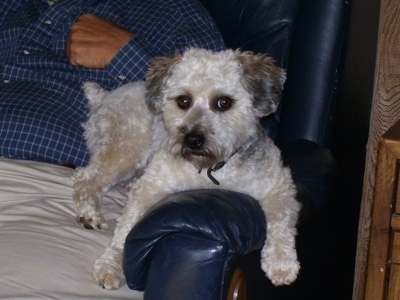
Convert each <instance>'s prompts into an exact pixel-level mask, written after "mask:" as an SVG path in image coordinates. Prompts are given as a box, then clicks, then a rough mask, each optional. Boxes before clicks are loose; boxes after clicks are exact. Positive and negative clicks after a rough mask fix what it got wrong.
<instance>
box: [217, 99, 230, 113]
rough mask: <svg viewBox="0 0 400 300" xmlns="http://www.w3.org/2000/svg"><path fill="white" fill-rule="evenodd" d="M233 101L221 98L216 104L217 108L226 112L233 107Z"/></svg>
mask: <svg viewBox="0 0 400 300" xmlns="http://www.w3.org/2000/svg"><path fill="white" fill-rule="evenodd" d="M232 104H233V100H232V99H231V98H229V97H221V98H218V100H217V102H216V103H215V108H216V109H217V110H219V111H225V110H228V109H230V108H231V107H232Z"/></svg>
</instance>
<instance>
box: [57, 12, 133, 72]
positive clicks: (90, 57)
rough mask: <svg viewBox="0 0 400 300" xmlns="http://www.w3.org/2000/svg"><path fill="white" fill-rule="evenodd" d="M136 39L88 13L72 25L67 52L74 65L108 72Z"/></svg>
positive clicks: (130, 33) (131, 34)
mask: <svg viewBox="0 0 400 300" xmlns="http://www.w3.org/2000/svg"><path fill="white" fill-rule="evenodd" d="M134 36H135V34H134V33H133V32H129V31H127V30H125V29H124V28H122V27H120V26H119V25H117V24H115V23H113V22H111V21H109V20H107V19H103V18H100V17H97V16H95V15H92V14H85V15H82V16H80V17H79V18H78V20H77V21H76V22H75V23H74V24H73V25H72V27H71V29H70V33H69V36H68V41H67V47H66V49H65V51H66V54H67V57H68V59H69V63H70V64H71V65H79V66H83V67H87V68H95V69H105V68H106V66H107V65H108V63H109V62H110V61H111V59H112V58H113V57H114V56H115V55H116V54H117V52H118V51H119V50H120V49H121V48H122V47H123V45H125V44H126V43H127V42H128V41H129V40H131V39H132V38H133V37H134Z"/></svg>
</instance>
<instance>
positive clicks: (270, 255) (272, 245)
mask: <svg viewBox="0 0 400 300" xmlns="http://www.w3.org/2000/svg"><path fill="white" fill-rule="evenodd" d="M289 184H290V183H289ZM290 190H291V189H290V188H288V189H283V190H281V192H278V193H270V194H269V195H268V199H265V201H260V204H261V207H262V209H263V210H264V213H265V215H266V220H267V237H266V241H265V245H264V247H263V249H262V251H261V268H262V269H263V270H264V272H265V273H266V275H267V277H268V278H269V279H270V280H271V282H272V283H273V284H274V285H276V286H280V285H289V284H291V283H293V282H294V281H295V280H296V278H297V275H298V272H299V270H300V264H299V262H298V260H297V253H296V246H295V237H296V234H297V230H296V223H297V219H298V213H299V210H300V204H299V203H298V202H297V201H296V199H295V197H294V193H291V192H290ZM293 190H294V189H293Z"/></svg>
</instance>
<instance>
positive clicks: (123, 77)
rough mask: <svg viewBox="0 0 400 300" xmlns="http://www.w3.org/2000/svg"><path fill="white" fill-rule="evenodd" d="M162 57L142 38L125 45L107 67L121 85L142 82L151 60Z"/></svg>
mask: <svg viewBox="0 0 400 300" xmlns="http://www.w3.org/2000/svg"><path fill="white" fill-rule="evenodd" d="M157 55H160V54H159V53H157V51H156V50H155V49H154V48H153V47H151V46H150V45H149V44H148V43H147V41H146V40H145V39H144V38H142V37H141V36H138V35H137V36H135V37H134V38H132V39H131V40H130V41H129V42H128V43H127V44H125V45H124V46H123V47H122V48H121V50H120V51H119V52H118V53H117V55H116V56H115V57H114V58H113V59H112V60H111V62H110V63H109V64H108V66H107V71H108V72H109V74H110V76H111V77H112V78H114V79H115V80H117V81H119V82H120V83H121V84H124V83H128V82H132V81H137V80H141V79H143V78H144V74H145V73H146V71H147V64H148V62H149V61H150V60H151V58H153V57H155V56H157Z"/></svg>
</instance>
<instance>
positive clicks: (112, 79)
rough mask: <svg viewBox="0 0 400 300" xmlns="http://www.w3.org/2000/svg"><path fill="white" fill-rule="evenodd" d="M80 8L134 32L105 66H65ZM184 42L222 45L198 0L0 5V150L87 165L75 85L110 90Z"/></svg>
mask: <svg viewBox="0 0 400 300" xmlns="http://www.w3.org/2000/svg"><path fill="white" fill-rule="evenodd" d="M85 13H91V14H94V15H97V16H100V17H103V18H107V19H109V20H112V21H114V22H115V23H117V24H119V25H120V26H122V27H124V28H125V29H128V30H130V31H132V32H135V34H136V35H135V37H134V38H133V39H131V40H130V41H129V42H128V43H127V44H126V45H125V46H124V47H123V48H122V49H121V50H120V51H119V53H118V54H117V55H116V56H115V57H114V58H113V59H112V61H111V62H110V63H109V65H108V66H107V68H106V69H105V70H100V69H88V68H84V67H79V66H71V65H70V64H69V63H68V60H67V57H66V55H65V46H66V41H67V37H68V32H69V28H70V27H71V25H72V24H73V23H74V22H75V21H76V20H77V18H78V17H79V16H80V15H82V14H85ZM188 46H199V47H204V48H208V49H212V50H221V49H223V48H224V47H225V46H224V42H223V41H222V38H221V36H220V34H219V31H218V29H217V28H216V26H215V24H214V22H213V20H212V19H211V18H210V16H209V15H208V13H207V12H206V10H205V9H204V8H203V7H202V5H201V4H200V3H199V2H198V0H59V1H58V2H56V3H54V4H52V5H49V4H48V2H47V1H46V0H17V1H5V3H3V4H1V5H0V155H1V156H6V157H13V158H21V159H34V160H41V161H49V162H65V163H72V164H75V165H77V166H81V165H84V164H86V163H87V162H88V159H89V154H88V152H87V148H86V145H85V142H84V140H83V132H82V127H81V122H83V121H84V120H85V118H86V115H87V106H86V100H85V98H84V96H83V94H82V91H81V84H82V83H83V82H84V81H89V80H90V81H96V82H98V83H100V84H101V85H102V86H103V87H105V88H107V89H112V88H116V87H118V86H120V85H122V84H124V83H127V82H131V81H135V80H140V79H142V78H143V76H144V73H145V72H146V68H147V63H148V61H149V60H150V59H151V58H152V57H154V56H158V55H166V54H170V53H172V52H174V51H175V50H183V49H185V48H186V47H188Z"/></svg>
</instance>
